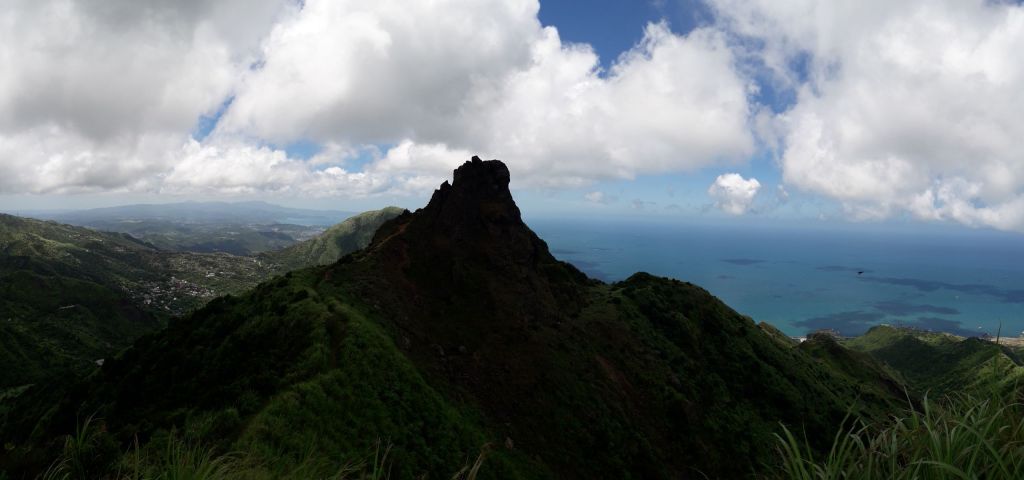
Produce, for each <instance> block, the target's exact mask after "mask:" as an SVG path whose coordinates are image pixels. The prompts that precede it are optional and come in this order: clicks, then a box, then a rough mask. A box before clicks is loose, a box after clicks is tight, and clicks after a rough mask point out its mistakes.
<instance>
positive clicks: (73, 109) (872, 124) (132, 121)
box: [0, 0, 1024, 232]
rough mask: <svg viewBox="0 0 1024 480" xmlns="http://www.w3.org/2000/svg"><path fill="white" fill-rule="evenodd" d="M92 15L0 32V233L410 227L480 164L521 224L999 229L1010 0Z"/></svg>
mask: <svg viewBox="0 0 1024 480" xmlns="http://www.w3.org/2000/svg"><path fill="white" fill-rule="evenodd" d="M62 5H63V6H62ZM95 7H96V6H95V5H93V4H91V3H89V2H85V1H81V0H72V1H71V2H68V3H67V4H66V5H64V4H61V3H59V2H53V1H42V2H35V3H31V4H24V5H19V6H18V7H17V8H14V9H10V11H5V12H2V13H0V23H2V22H6V23H4V24H10V25H14V26H15V28H12V29H9V31H5V32H3V33H2V36H0V40H3V41H2V42H0V58H3V59H5V60H4V61H5V62H8V63H7V64H5V65H0V85H3V86H4V88H3V89H0V106H3V108H2V110H0V112H2V113H0V210H30V209H45V208H81V207H92V206H103V205H113V204H119V203H128V202H173V201H180V200H183V199H218V200H251V199H261V200H267V201H271V202H276V203H280V204H286V205H293V206H307V207H317V208H341V209H348V210H360V209H369V208H375V207H378V206H381V205H384V204H398V205H402V206H406V207H416V206H418V205H420V204H422V202H423V201H425V200H426V198H427V197H429V194H430V191H431V190H432V188H433V186H436V185H437V184H438V183H440V181H442V180H444V179H445V178H447V177H448V176H449V175H450V172H451V170H452V169H453V168H454V167H455V166H457V165H458V164H459V163H460V162H461V161H464V160H465V159H467V158H468V157H469V156H471V155H474V154H479V155H481V156H483V157H487V158H500V159H502V160H504V161H506V163H508V164H509V166H510V169H511V171H512V174H513V186H514V187H515V190H516V195H517V197H518V198H519V200H520V202H521V203H522V204H523V206H524V210H528V211H530V212H531V214H534V215H547V216H558V215H561V216H602V215H604V216H608V215H615V216H623V217H649V218H654V219H664V220H666V221H676V220H678V219H689V220H688V221H698V220H701V219H703V220H709V221H711V220H713V221H728V222H746V223H750V224H758V223H764V222H772V221H778V220H787V221H792V222H803V223H822V222H824V223H832V222H851V223H850V224H851V225H888V224H892V223H901V224H908V225H924V224H941V225H952V226H959V227H969V228H994V229H999V230H1008V231H1015V232H1020V231H1024V158H1022V157H1021V154H1020V153H1019V148H1017V147H1016V145H1017V144H1018V143H1019V138H1024V124H1022V122H1020V121H1019V118H1018V117H1019V112H1020V111H1021V110H1022V109H1024V93H1022V91H1021V89H1019V88H1017V87H1016V86H1017V85H1019V82H1020V81H1024V64H1022V63H1021V62H1020V61H1019V59H1018V56H1019V49H1020V45H1021V44H1024V27H1022V26H1021V25H1022V24H1021V22H1019V21H1016V20H1015V19H1018V18H1020V16H1021V15H1024V13H1022V12H1024V7H1021V6H1020V5H1019V4H1018V3H1001V2H980V1H979V2H959V3H943V4H938V3H935V2H931V1H928V0H907V1H906V2H899V3H893V2H885V1H881V0H868V1H865V2H844V1H840V2H830V1H825V0H822V1H811V2H807V1H803V0H801V1H797V0H774V1H768V0H751V1H747V2H734V1H730V0H655V1H614V0H596V1H588V2H578V1H576V2H573V1H562V0H540V1H539V2H538V0H480V1H479V2H475V3H470V4H463V3H459V2H456V1H454V0H445V1H439V2H426V3H408V2H403V1H401V0H377V1H371V0H354V1H352V2H345V3H336V2H331V1H329V0H309V1H306V2H302V3H296V2H295V1H294V0H251V1H244V0H225V1H223V2H197V3H195V4H189V5H176V4H167V3H165V2H159V1H156V0H141V1H139V2H132V3H131V4H128V5H125V6H124V8H125V11H124V12H120V13H118V15H121V14H126V15H132V16H133V18H138V19H139V20H140V21H138V22H135V23H134V24H132V25H127V24H124V23H117V22H116V20H117V19H116V18H113V19H112V18H107V16H109V15H111V12H110V11H108V10H103V9H96V8H95ZM62 9H63V10H62ZM57 13H61V14H60V15H58V14H57ZM147 17H152V18H150V19H149V20H152V21H147ZM118 18H120V17H118ZM13 19H17V21H14V20H13ZM157 19H159V21H157ZM7 20H10V21H9V22H7ZM12 22H13V23H12ZM542 27H548V28H547V29H545V28H542ZM947 27H948V28H947ZM552 29H556V30H557V34H558V35H557V37H555V36H553V35H552V32H553V31H554V30H552ZM84 32H94V33H95V34H92V35H86V34H85V33H84ZM140 44H145V45H146V46H147V48H146V49H144V51H143V50H140V49H138V48H134V46H135V45H140Z"/></svg>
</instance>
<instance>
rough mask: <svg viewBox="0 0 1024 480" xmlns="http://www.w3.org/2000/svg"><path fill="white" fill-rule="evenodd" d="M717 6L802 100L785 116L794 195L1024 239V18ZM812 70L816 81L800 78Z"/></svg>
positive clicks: (990, 8) (888, 7)
mask: <svg viewBox="0 0 1024 480" xmlns="http://www.w3.org/2000/svg"><path fill="white" fill-rule="evenodd" d="M712 3H713V4H714V5H716V8H717V14H718V16H719V17H720V18H721V19H722V23H723V24H724V25H727V26H728V28H730V29H731V30H732V31H734V32H737V33H738V34H740V35H743V36H748V37H753V38H756V39H757V40H758V42H748V43H747V44H748V45H754V44H756V45H763V48H760V49H758V50H756V51H755V52H753V53H754V54H755V55H757V56H758V57H759V58H761V59H763V60H764V63H765V64H766V65H768V66H769V67H770V68H774V69H775V71H776V72H777V73H779V75H778V79H779V82H780V83H782V84H789V85H791V86H793V87H794V88H795V90H796V93H797V97H796V102H795V104H794V105H793V106H792V107H791V108H790V109H788V110H787V111H785V112H783V113H782V114H781V115H779V116H778V117H777V119H776V123H777V128H778V130H779V131H780V132H781V134H780V138H779V139H780V140H781V144H782V151H781V159H780V164H781V167H782V170H783V178H784V179H785V181H786V183H787V184H789V185H791V186H795V187H798V188H800V189H803V190H804V191H809V192H814V193H818V194H823V195H825V196H828V197H831V198H835V199H837V200H839V201H840V202H841V203H842V204H843V205H844V206H845V208H846V210H847V211H848V212H849V213H850V214H852V215H854V216H856V217H862V218H880V217H886V216H890V215H893V214H896V213H899V212H909V213H911V214H913V215H916V216H918V217H920V218H924V219H935V220H954V221H958V222H962V223H965V224H968V225H980V226H990V227H996V228H1002V229H1015V230H1024V154H1022V153H1021V149H1020V139H1021V138H1024V122H1021V121H1020V112H1024V89H1021V88H1020V85H1021V82H1022V81H1024V62H1021V61H1020V51H1021V49H1022V48H1024V7H1022V6H1020V5H1019V4H1015V3H1006V2H992V1H984V0H968V1H961V0H956V1H953V0H950V1H932V0H909V1H901V2H886V1H866V2H865V1H853V0H839V1H818V0H783V1H774V0H773V1H768V0H755V1H742V2H741V1H738V0H713V1H712ZM802 60H806V62H803V61H802ZM801 63H805V64H806V65H807V71H806V75H801V74H800V72H799V71H798V69H795V68H792V66H793V65H797V64H801ZM801 77H803V78H801Z"/></svg>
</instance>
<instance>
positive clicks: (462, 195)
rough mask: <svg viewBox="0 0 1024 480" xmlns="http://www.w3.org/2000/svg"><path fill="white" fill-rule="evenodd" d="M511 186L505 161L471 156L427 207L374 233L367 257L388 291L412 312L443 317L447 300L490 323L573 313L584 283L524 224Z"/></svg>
mask: <svg viewBox="0 0 1024 480" xmlns="http://www.w3.org/2000/svg"><path fill="white" fill-rule="evenodd" d="M508 185H509V171H508V167H506V166H505V164H504V163H502V162H500V161H498V160H488V161H483V160H480V158H478V157H473V159H472V160H471V161H468V162H466V163H464V164H463V165H462V166H460V167H459V168H458V169H456V170H455V173H454V180H453V182H452V184H448V182H444V183H443V184H441V186H440V188H438V189H437V190H435V191H434V194H433V196H432V197H431V199H430V202H429V203H428V204H427V206H426V207H424V208H422V209H419V210H417V211H416V212H415V213H409V214H405V215H402V216H399V217H398V218H396V219H394V220H392V221H391V222H388V223H386V224H385V225H383V226H382V227H381V228H380V230H378V231H377V235H376V236H375V238H374V240H373V242H372V243H371V245H370V246H369V247H368V248H367V256H368V257H370V259H372V261H373V262H374V263H376V264H377V265H378V269H377V270H376V272H385V273H387V276H386V277H387V279H388V280H390V281H391V283H392V288H398V289H400V290H404V292H403V293H404V294H405V295H407V297H408V298H412V299H414V300H416V302H417V307H416V312H415V313H417V314H418V315H417V316H419V314H422V313H423V312H424V311H427V312H430V311H437V313H438V314H441V312H440V311H439V310H450V309H449V308H447V307H445V305H451V303H452V302H458V305H459V307H460V308H459V310H462V311H464V312H466V313H470V314H471V316H473V317H475V318H477V319H487V321H489V322H490V326H492V327H495V326H497V325H501V324H506V325H513V326H522V325H524V324H528V323H531V322H545V323H550V322H557V321H558V320H559V319H560V318H562V317H564V316H566V315H572V314H573V313H575V312H578V310H579V307H580V303H581V302H580V301H579V300H580V297H581V296H580V289H581V288H583V287H584V286H585V285H587V284H588V283H589V280H588V279H587V278H586V276H585V275H583V274H582V273H581V272H580V271H579V270H577V269H576V268H575V267H573V266H572V265H569V264H567V263H564V262H560V261H558V260H556V259H555V258H554V257H553V256H552V255H551V253H550V252H549V251H548V246H547V244H546V243H545V242H544V241H543V240H541V239H540V238H539V237H537V235H536V234H535V233H534V232H533V231H532V230H530V228H529V227H527V226H526V224H525V223H523V220H522V216H521V214H520V212H519V207H517V206H516V204H515V201H514V200H513V199H512V194H511V192H510V191H509V188H508ZM467 310H468V311H467ZM408 313H409V314H410V315H411V314H412V313H413V312H408ZM402 316H406V315H402ZM453 320H454V319H453V318H448V319H447V323H449V324H450V323H451V322H452V321H453ZM474 321H477V320H474ZM481 321H482V320H481ZM406 327H408V328H413V329H414V330H415V329H416V328H415V326H412V325H407V326H406ZM465 327H469V326H468V325H466V326H465Z"/></svg>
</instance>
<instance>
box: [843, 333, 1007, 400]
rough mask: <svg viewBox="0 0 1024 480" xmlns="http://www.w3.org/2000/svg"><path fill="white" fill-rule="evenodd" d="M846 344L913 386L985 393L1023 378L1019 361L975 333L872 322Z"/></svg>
mask: <svg viewBox="0 0 1024 480" xmlns="http://www.w3.org/2000/svg"><path fill="white" fill-rule="evenodd" d="M846 344H847V346H849V347H850V348H852V349H854V350H859V351H862V352H867V353H869V354H871V355H872V356H874V357H875V358H878V359H879V360H881V361H883V362H885V363H886V364H888V365H889V366H890V367H892V368H893V369H895V370H897V371H899V372H900V373H901V374H902V375H903V376H904V377H905V378H906V379H907V381H908V383H909V384H910V385H911V386H912V387H913V388H915V389H916V390H917V391H918V392H921V393H923V392H926V391H928V392H931V394H932V395H933V396H938V395H943V394H947V393H951V392H959V391H973V392H978V393H983V394H984V393H988V392H990V391H1006V390H1008V389H1011V388H1013V387H1016V386H1019V385H1021V384H1024V363H1022V361H1021V359H1020V357H1018V356H1017V354H1016V353H1015V352H1014V351H1013V350H1011V349H1010V348H1007V347H1005V346H1001V345H996V344H995V343H993V342H990V341H987V340H982V339H978V338H966V339H964V338H960V337H955V336H952V335H949V334H942V333H931V332H922V331H918V330H910V329H897V328H894V327H889V326H879V327H874V328H872V329H871V330H869V331H868V332H867V333H865V334H864V335H862V336H861V337H858V338H855V339H852V340H849V341H847V342H846Z"/></svg>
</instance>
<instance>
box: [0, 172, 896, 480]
mask: <svg viewBox="0 0 1024 480" xmlns="http://www.w3.org/2000/svg"><path fill="white" fill-rule="evenodd" d="M508 183H509V172H508V169H507V168H506V167H505V165H504V164H502V163H501V162H498V161H493V160H492V161H481V160H480V159H478V158H475V157H474V159H473V160H472V161H470V162H466V163H465V164H464V165H462V166H461V167H459V168H458V169H457V170H456V171H455V174H454V179H453V182H452V183H451V184H448V183H447V182H445V183H444V184H442V185H441V187H440V188H439V189H438V190H436V191H435V192H434V195H433V197H432V198H431V200H430V202H429V204H428V205H427V206H426V207H424V208H422V209H420V210H417V211H416V212H414V213H408V212H407V213H404V214H402V215H399V216H398V217H396V218H394V219H392V220H390V221H388V222H386V223H385V224H384V225H383V226H382V227H381V228H380V229H379V230H378V231H377V233H376V235H375V236H374V239H373V241H372V243H371V244H370V245H369V246H368V247H367V248H366V249H364V250H361V251H359V252H356V253H354V254H352V255H348V256H346V257H344V258H342V259H341V260H339V261H338V262H337V263H334V264H332V265H329V266H324V267H314V268H309V269H306V270H302V271H298V272H293V273H291V274H289V275H286V276H284V277H281V278H277V279H275V280H272V281H270V282H266V283H264V284H261V285H260V286H258V287H257V288H255V289H254V290H252V291H251V292H249V293H247V294H245V295H242V296H238V297H227V298H222V299H218V300H215V301H213V302H211V303H210V304H209V305H207V306H206V307H205V308H203V309H201V310H199V311H197V312H196V313H194V314H192V315H191V316H189V317H187V318H184V319H181V320H179V321H174V322H172V323H171V325H170V326H169V327H168V328H167V329H166V330H165V331H163V332H161V333H159V334H156V335H151V336H147V337H145V338H143V339H141V340H140V341H138V342H136V344H135V345H134V346H133V347H132V348H130V349H128V350H126V351H125V352H124V353H123V354H122V355H120V356H119V358H117V359H114V360H112V361H110V362H108V363H107V364H106V365H104V367H103V368H102V370H101V371H100V372H99V374H98V375H97V376H95V377H94V378H93V379H91V381H89V382H86V383H82V384H80V385H77V386H75V387H74V388H72V389H70V390H69V391H66V392H63V394H64V395H63V397H62V398H63V399H62V400H60V401H56V400H55V399H51V400H47V399H48V398H51V397H54V396H55V395H54V393H53V392H50V391H47V390H46V389H43V388H38V389H34V390H29V391H27V392H24V393H23V394H22V395H20V397H19V398H17V399H15V400H14V401H13V407H12V408H13V410H12V413H11V414H9V415H8V416H7V418H6V419H5V421H4V423H3V424H2V425H0V434H3V435H4V436H5V438H11V439H13V444H14V448H13V449H11V450H8V451H7V452H5V453H4V454H3V456H2V457H0V465H2V466H4V467H5V468H8V469H9V470H10V471H11V472H22V471H32V469H33V468H39V466H40V465H43V464H44V463H45V459H47V458H52V455H53V450H54V449H56V448H58V441H57V440H56V439H58V438H59V436H58V435H59V434H62V433H67V432H70V431H72V430H73V429H74V426H75V422H76V419H78V418H84V416H87V415H89V414H93V413H95V414H97V415H98V416H100V417H102V418H103V419H105V420H104V422H105V423H104V425H105V430H104V435H107V436H109V437H110V438H111V439H112V442H111V443H114V444H117V443H120V444H122V445H125V444H127V443H128V442H130V441H131V440H132V439H133V438H139V439H140V441H141V442H142V443H143V444H144V445H146V444H149V443H151V442H155V441H156V440H154V439H159V438H160V436H161V433H160V432H165V431H167V430H169V429H171V428H175V429H181V430H184V431H187V432H193V433H194V434H196V435H200V436H203V437H204V438H206V439H208V440H209V441H212V442H213V443H214V445H216V446H217V447H218V448H221V449H223V450H226V451H242V452H250V453H251V454H252V455H254V456H256V457H257V458H259V459H260V461H262V462H264V463H265V464H268V465H275V466H276V467H277V468H281V469H285V470H287V469H288V468H290V466H294V465H296V464H297V463H299V462H301V461H302V459H303V458H309V456H310V455H312V456H314V457H315V458H318V459H321V460H322V461H323V462H326V463H331V462H336V463H344V462H349V461H358V460H360V459H362V458H365V456H366V455H367V453H368V452H369V453H372V451H373V448H374V442H375V441H376V440H377V439H383V440H385V441H387V442H390V443H391V444H393V448H392V450H391V457H389V458H390V459H391V460H392V461H393V465H392V468H393V471H392V473H393V474H394V475H396V476H397V478H411V477H415V476H419V475H424V474H426V475H429V477H430V478H450V477H451V474H452V473H453V472H454V471H455V470H457V469H458V467H459V466H461V465H463V464H464V463H465V462H466V459H467V458H473V457H475V455H476V453H477V451H479V449H480V448H481V447H482V446H483V445H485V444H486V445H490V447H489V450H490V451H491V454H490V457H489V459H488V461H487V463H486V464H485V466H484V469H483V470H482V471H481V478H703V477H704V476H705V475H707V476H709V477H711V478H742V477H745V476H748V475H751V474H752V473H754V472H756V471H757V470H759V469H760V468H761V467H762V466H763V465H764V463H766V462H771V461H773V458H774V455H773V454H774V451H773V450H772V445H773V444H774V443H773V438H772V434H773V433H774V432H777V431H778V427H779V423H780V422H782V423H784V424H787V425H790V426H791V429H792V430H794V431H801V432H806V434H807V436H808V438H809V441H811V442H812V444H815V445H825V444H827V443H828V441H830V439H831V436H832V434H833V433H834V431H835V427H836V426H837V425H838V424H839V423H840V421H841V420H842V419H843V418H844V416H845V415H846V413H847V412H848V411H853V412H855V413H857V414H861V415H864V416H869V417H871V416H874V417H877V416H881V415H884V412H885V411H886V410H887V408H888V407H889V405H890V404H891V403H892V402H897V401H903V400H902V398H899V397H896V396H892V397H887V396H886V394H885V392H887V391H889V390H887V388H886V387H884V386H883V387H875V386H872V387H871V388H872V391H874V392H878V395H877V398H876V397H871V398H860V400H859V401H857V400H855V399H856V398H857V396H856V395H851V392H858V391H861V390H862V389H863V388H864V387H863V385H864V383H865V382H873V381H875V380H878V381H880V382H882V384H883V385H889V384H890V382H894V380H892V379H891V378H886V377H884V374H883V373H884V372H882V371H880V370H879V371H877V372H875V371H873V372H871V373H870V374H864V375H862V374H852V373H850V372H844V373H838V372H836V371H834V370H833V369H832V367H830V366H829V365H828V364H827V362H823V361H822V360H821V359H819V358H816V357H815V356H812V355H808V354H807V353H806V352H804V351H803V349H800V348H796V347H794V346H793V345H790V344H787V343H785V342H782V341H780V340H779V339H777V338H774V337H773V336H771V335H770V334H768V333H765V330H762V328H760V327H758V326H757V325H756V324H754V322H753V321H751V320H750V319H749V318H747V317H744V316H742V315H740V314H738V313H736V312H735V311H733V310H732V309H730V308H729V307H728V306H726V305H725V304H723V303H722V302H721V301H719V300H718V299H717V298H715V297H714V296H712V295H710V294H709V293H708V292H707V291H705V290H703V289H701V288H700V287H697V286H695V285H692V284H689V283H684V282H681V281H678V280H671V279H666V278H658V277H654V276H651V275H648V274H644V273H638V274H635V275H633V276H632V277H630V278H629V279H627V280H625V281H622V282H618V283H615V284H604V283H602V282H599V281H595V280H591V279H588V278H587V277H586V276H585V275H584V274H582V273H581V272H579V271H578V270H577V269H576V268H574V267H572V266H571V265H569V264H567V263H564V262H560V261H558V260H557V259H555V258H554V257H553V256H552V255H551V254H550V252H549V251H548V248H547V245H546V244H545V243H544V242H543V241H542V240H541V239H540V238H538V237H537V236H536V235H535V234H534V233H533V232H532V231H531V230H530V229H529V228H528V227H527V226H526V225H525V224H524V223H523V221H522V219H521V215H520V212H519V209H518V208H517V207H516V205H515V203H514V201H513V199H512V196H511V193H510V192H509V190H508ZM876 377H877V378H876ZM853 402H856V403H854V404H853V405H851V403H853ZM36 419H41V420H39V421H36ZM106 467H107V468H109V464H108V465H107V466H106ZM96 468H97V469H102V468H104V462H103V461H99V460H98V461H97V467H96Z"/></svg>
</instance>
